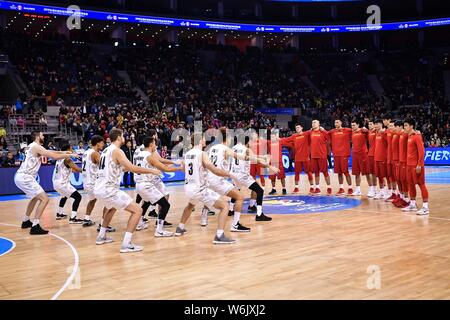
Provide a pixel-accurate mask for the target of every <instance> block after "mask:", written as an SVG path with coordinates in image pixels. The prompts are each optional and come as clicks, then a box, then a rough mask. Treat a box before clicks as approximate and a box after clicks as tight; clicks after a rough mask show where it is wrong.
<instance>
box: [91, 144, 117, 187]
mask: <svg viewBox="0 0 450 320" xmlns="http://www.w3.org/2000/svg"><path fill="white" fill-rule="evenodd" d="M116 149H118V150H120V149H119V148H117V147H116V146H115V145H114V144H111V145H110V146H109V147H107V148H106V149H105V150H103V152H102V154H101V156H100V165H99V168H98V179H97V181H96V183H95V189H96V190H98V191H99V192H101V193H104V191H105V190H108V191H110V190H111V189H117V190H118V189H119V188H120V180H121V179H120V178H121V175H122V172H123V169H122V166H121V165H119V164H117V163H115V162H114V161H113V158H112V155H113V151H114V150H116ZM96 192H97V191H96Z"/></svg>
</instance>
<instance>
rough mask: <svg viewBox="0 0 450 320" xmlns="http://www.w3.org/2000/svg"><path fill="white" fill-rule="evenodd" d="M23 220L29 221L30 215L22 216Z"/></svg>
mask: <svg viewBox="0 0 450 320" xmlns="http://www.w3.org/2000/svg"><path fill="white" fill-rule="evenodd" d="M22 221H23V222H27V221H30V217H29V216H24V217H23V219H22Z"/></svg>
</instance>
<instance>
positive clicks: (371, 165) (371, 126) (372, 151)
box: [367, 121, 377, 198]
mask: <svg viewBox="0 0 450 320" xmlns="http://www.w3.org/2000/svg"><path fill="white" fill-rule="evenodd" d="M368 128H369V132H368V134H367V141H368V142H369V152H368V154H367V155H368V158H369V177H370V184H369V192H368V193H367V197H368V198H373V197H375V193H376V188H377V177H376V176H375V137H376V135H377V132H376V130H375V125H374V124H373V121H369V123H368Z"/></svg>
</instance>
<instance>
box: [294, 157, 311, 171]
mask: <svg viewBox="0 0 450 320" xmlns="http://www.w3.org/2000/svg"><path fill="white" fill-rule="evenodd" d="M310 167H311V163H310V161H309V160H306V161H295V167H294V170H295V173H297V174H298V173H300V172H302V169H303V172H304V173H308V172H309V168H310Z"/></svg>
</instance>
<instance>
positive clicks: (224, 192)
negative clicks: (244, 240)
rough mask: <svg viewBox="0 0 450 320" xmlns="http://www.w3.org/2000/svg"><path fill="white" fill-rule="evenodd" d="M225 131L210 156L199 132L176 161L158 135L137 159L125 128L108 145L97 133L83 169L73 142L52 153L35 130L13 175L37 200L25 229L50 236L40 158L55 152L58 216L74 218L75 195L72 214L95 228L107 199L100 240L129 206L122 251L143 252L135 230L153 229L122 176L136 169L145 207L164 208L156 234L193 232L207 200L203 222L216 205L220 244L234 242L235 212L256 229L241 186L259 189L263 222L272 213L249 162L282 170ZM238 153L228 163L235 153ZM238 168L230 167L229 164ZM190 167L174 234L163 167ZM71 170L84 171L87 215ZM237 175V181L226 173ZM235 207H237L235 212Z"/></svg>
mask: <svg viewBox="0 0 450 320" xmlns="http://www.w3.org/2000/svg"><path fill="white" fill-rule="evenodd" d="M221 133H222V135H223V137H224V140H223V141H224V142H223V143H222V144H217V145H215V146H214V147H212V148H211V149H210V150H209V154H207V153H205V152H204V151H203V149H204V147H205V144H206V142H205V138H204V137H203V135H199V136H197V135H193V136H192V145H193V148H192V149H191V150H190V151H188V152H187V153H186V155H185V160H184V162H182V161H180V162H178V163H177V162H173V161H171V160H167V159H163V158H161V157H160V155H159V154H158V152H157V150H156V145H157V137H156V133H154V135H153V136H149V137H147V138H144V141H143V145H142V146H141V148H140V150H139V152H138V153H137V154H136V156H135V164H133V163H131V162H130V161H129V160H128V159H127V158H126V156H125V154H124V153H123V151H122V150H121V149H120V147H121V146H122V145H123V143H124V142H125V141H124V137H123V133H122V131H121V130H119V129H113V130H111V132H110V139H111V145H110V146H108V147H107V148H105V149H104V150H103V151H102V149H103V148H104V141H103V139H102V138H101V137H99V136H94V137H93V138H92V139H91V146H92V148H91V149H89V150H88V151H87V152H86V153H85V154H84V155H83V161H82V168H79V167H78V166H76V165H75V164H74V163H73V161H72V160H71V158H72V157H78V155H76V154H74V153H73V151H72V149H71V147H70V145H66V146H63V147H62V150H61V151H50V150H46V149H45V148H43V147H42V144H43V141H44V136H43V134H42V133H41V132H33V133H32V140H33V142H32V143H31V144H30V145H29V149H28V153H27V156H26V159H25V161H24V162H23V163H22V165H21V167H20V168H19V170H18V171H17V173H16V176H15V178H14V180H15V183H16V185H17V187H18V188H20V189H21V190H22V191H23V192H24V193H25V194H26V195H27V196H28V197H30V198H31V201H30V202H29V204H28V206H27V211H26V214H25V217H24V219H23V221H22V228H23V229H27V228H31V230H30V234H32V235H39V234H47V233H48V231H47V230H44V229H42V227H41V226H40V224H39V219H40V217H41V216H42V213H43V211H44V209H45V207H46V206H47V204H48V196H47V194H46V193H45V192H44V190H43V189H42V187H41V186H40V185H39V183H38V182H37V181H36V177H37V172H38V170H39V167H40V165H41V157H42V156H45V157H51V158H53V159H55V160H57V162H56V165H55V172H54V178H53V184H54V188H55V190H56V191H57V192H58V193H59V194H61V196H62V198H61V199H60V202H59V206H58V210H57V214H56V218H57V219H64V218H66V217H67V216H66V215H65V214H64V212H63V208H64V205H65V203H66V201H67V199H68V198H72V199H73V204H72V213H71V215H70V218H69V222H70V223H75V224H83V226H85V227H88V226H92V225H94V222H92V220H91V218H90V216H91V213H92V210H93V208H94V206H95V203H96V201H97V199H98V200H102V202H103V203H104V208H103V215H102V221H101V223H100V226H99V228H98V232H99V234H98V236H97V239H96V244H97V245H103V244H107V243H111V242H113V239H112V238H110V237H108V236H107V232H111V231H114V229H113V228H111V227H110V226H109V225H110V222H111V219H112V217H113V216H114V214H115V212H116V211H117V210H126V211H128V212H129V213H130V218H129V220H128V223H127V229H126V232H125V235H124V238H123V241H122V244H121V247H120V252H122V253H126V252H137V251H141V250H142V247H141V246H138V245H135V244H133V243H132V241H131V239H132V235H133V233H134V231H135V230H142V229H145V228H146V225H145V222H144V218H143V215H142V209H141V208H140V207H139V206H138V204H137V203H135V202H133V201H132V199H131V197H130V196H129V195H128V194H127V193H125V192H124V191H121V190H120V180H121V175H122V174H123V172H124V171H131V172H134V173H135V174H136V182H137V188H136V189H137V193H138V195H139V196H138V197H139V198H141V199H143V200H144V205H145V204H146V203H150V204H151V205H154V206H158V207H159V212H158V215H157V221H156V230H155V236H156V237H170V236H173V235H175V236H182V235H184V234H186V232H187V231H186V228H185V223H186V222H187V220H188V219H189V216H190V214H191V212H192V211H193V210H194V208H195V205H196V204H197V203H203V204H204V206H205V207H204V208H203V210H202V219H201V221H202V222H201V224H202V225H203V226H205V225H206V224H207V213H208V211H209V210H211V209H212V208H215V209H218V210H219V214H218V219H217V220H218V228H217V231H216V235H215V237H214V240H213V243H214V244H231V243H234V242H235V240H233V239H230V238H229V237H227V236H226V235H225V232H224V229H225V225H226V219H227V216H228V215H229V214H230V213H231V215H233V222H232V226H231V231H233V232H249V231H250V228H247V227H245V226H243V225H242V224H240V222H239V220H240V213H241V208H242V204H243V200H244V197H243V196H242V194H241V193H240V191H239V188H242V187H247V188H249V189H250V190H251V191H252V201H255V208H254V211H256V217H255V219H256V221H270V220H271V218H270V217H267V216H266V215H264V213H263V212H262V201H263V196H264V190H263V189H262V188H261V187H260V186H259V185H258V184H257V183H256V182H255V180H254V179H253V178H252V177H251V175H250V162H255V163H257V164H258V165H260V166H263V167H267V168H269V170H271V171H272V172H273V173H274V174H276V173H278V171H279V170H278V169H277V168H275V167H273V166H271V165H270V164H269V161H268V159H267V157H264V156H256V155H254V154H253V153H252V152H251V150H250V149H248V148H247V147H246V146H244V145H243V144H241V143H238V144H237V145H236V146H234V147H233V149H230V148H229V147H228V146H227V144H228V143H229V141H227V140H226V129H225V128H222V129H221ZM230 158H232V159H234V160H233V161H231V165H230V163H229V159H230ZM230 168H231V170H230ZM178 170H184V171H185V176H186V179H185V186H184V189H185V194H186V196H187V198H188V204H187V206H186V207H185V208H184V210H183V215H182V218H181V222H180V224H179V225H178V226H177V228H176V231H175V232H174V233H172V232H169V231H167V230H164V227H165V226H167V222H166V221H165V218H166V215H167V213H168V211H169V209H170V203H169V201H168V199H169V193H168V192H167V191H166V190H165V187H164V184H163V182H162V180H161V178H160V174H161V171H165V172H173V171H178ZM72 171H77V172H81V173H82V175H83V185H84V197H85V198H86V199H87V201H88V205H87V208H86V215H85V217H84V219H79V218H77V210H78V207H79V204H80V202H81V199H82V196H81V194H80V193H79V192H78V191H77V190H76V189H75V188H74V187H73V186H72V185H71V183H70V173H71V172H72ZM228 178H231V179H232V181H233V184H232V183H230V182H229V181H228V180H227V179H228ZM221 196H228V197H230V198H231V199H232V200H231V205H230V208H229V206H228V203H227V202H224V201H222V200H221ZM38 202H39V205H38V207H37V208H36V213H35V218H34V220H33V222H31V220H30V216H31V213H32V212H33V211H34V208H35V205H36V204H37V203H38ZM229 209H230V210H229Z"/></svg>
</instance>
